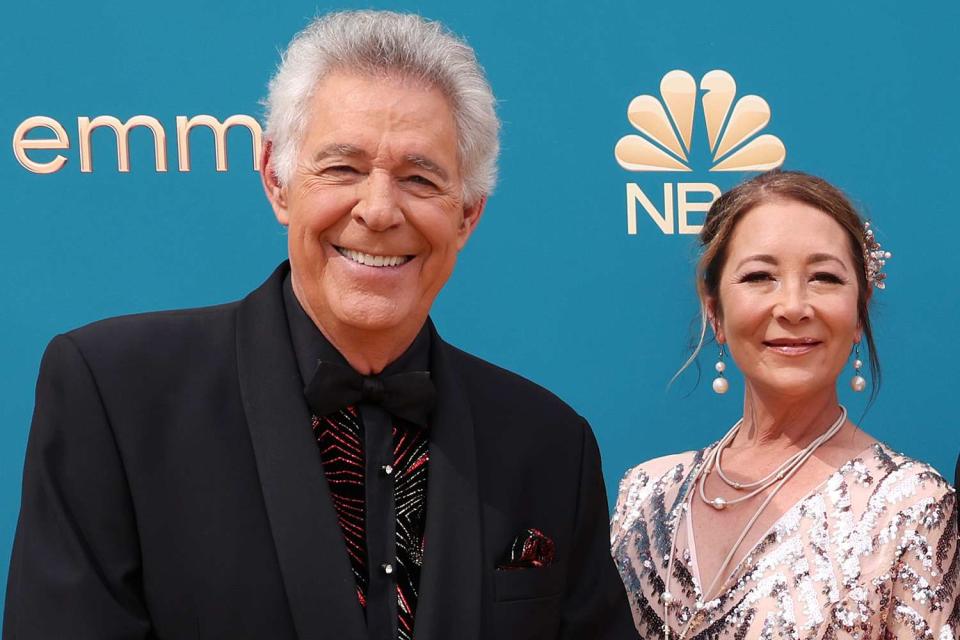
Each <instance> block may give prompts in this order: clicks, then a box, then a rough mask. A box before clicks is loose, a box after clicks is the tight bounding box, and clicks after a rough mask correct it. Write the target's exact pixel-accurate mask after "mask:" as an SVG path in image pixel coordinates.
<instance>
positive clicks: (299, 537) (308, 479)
mask: <svg viewBox="0 0 960 640" xmlns="http://www.w3.org/2000/svg"><path fill="white" fill-rule="evenodd" d="M288 270H289V266H288V265H287V264H286V263H284V265H282V266H281V267H280V268H278V269H277V270H276V271H275V272H274V274H273V275H272V276H271V277H270V279H269V280H267V282H266V283H264V284H263V285H262V286H261V287H260V288H259V289H257V290H256V291H254V292H253V293H251V294H250V295H249V296H248V297H247V298H246V299H245V300H244V301H243V302H242V303H241V305H240V309H239V311H238V319H237V361H238V369H239V375H240V392H241V395H242V399H243V406H244V410H245V412H246V416H247V423H248V426H249V429H250V437H251V439H252V441H253V448H254V454H255V456H256V461H257V470H258V472H259V474H260V484H261V486H262V488H263V498H264V502H265V503H266V508H267V514H268V516H269V519H270V528H271V530H272V531H273V540H274V544H275V545H276V549H277V557H278V560H279V563H280V570H281V572H282V574H283V582H284V586H285V588H286V592H287V599H288V601H289V603H290V609H291V613H292V616H293V622H294V626H295V627H296V630H297V635H298V636H299V637H300V638H301V639H302V640H314V639H316V638H323V637H333V638H338V639H344V640H362V639H363V638H364V637H365V636H366V633H365V623H364V620H363V613H362V611H361V609H360V605H359V603H358V602H357V596H356V581H355V580H354V577H353V573H352V571H351V568H350V561H349V559H348V557H347V551H346V546H345V544H344V540H343V534H342V532H341V530H340V526H339V524H338V522H337V515H336V512H335V510H334V508H333V503H332V501H331V499H330V492H329V489H328V488H327V482H326V478H325V477H324V475H323V466H322V463H321V462H320V455H319V452H318V449H317V443H316V441H315V440H314V438H313V434H312V432H311V430H310V411H309V409H308V408H307V404H306V401H305V400H304V397H303V388H302V381H301V379H300V374H299V371H298V369H297V363H296V360H295V356H294V353H293V347H292V344H291V341H290V332H289V325H288V324H287V318H286V312H285V311H284V306H283V293H282V284H283V279H284V277H285V276H286V273H287V271H288Z"/></svg>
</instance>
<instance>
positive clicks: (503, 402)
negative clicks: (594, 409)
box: [445, 344, 586, 425]
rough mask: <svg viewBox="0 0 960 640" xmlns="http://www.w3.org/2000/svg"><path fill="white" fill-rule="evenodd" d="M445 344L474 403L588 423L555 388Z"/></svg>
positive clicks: (543, 419) (542, 419)
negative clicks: (549, 387)
mask: <svg viewBox="0 0 960 640" xmlns="http://www.w3.org/2000/svg"><path fill="white" fill-rule="evenodd" d="M445 346H446V348H447V349H448V353H449V355H450V359H451V360H452V362H453V363H454V365H455V367H456V369H457V371H458V373H459V375H460V376H461V377H462V378H463V380H464V382H465V383H466V386H467V393H468V394H469V395H470V396H471V398H472V401H473V403H474V404H475V405H477V406H480V407H486V408H490V407H501V408H504V409H509V410H510V412H511V413H515V414H518V415H523V414H528V413H535V414H536V415H537V416H538V417H539V419H538V421H540V422H549V423H556V422H575V423H577V424H580V425H585V424H586V420H584V419H583V418H582V417H581V416H580V415H579V414H578V413H577V412H576V411H575V410H574V409H573V408H572V407H571V406H570V405H568V404H567V403H566V402H564V401H563V400H561V399H560V398H559V397H558V396H557V395H556V394H554V393H553V392H552V391H550V390H548V389H546V388H544V387H542V386H540V385H539V384H537V383H535V382H533V381H532V380H529V379H527V378H524V377H523V376H521V375H519V374H517V373H514V372H512V371H509V370H507V369H504V368H503V367H499V366H497V365H495V364H493V363H491V362H488V361H486V360H483V359H482V358H478V357H477V356H475V355H472V354H470V353H467V352H466V351H463V350H462V349H458V348H457V347H454V346H451V345H449V344H446V345H445Z"/></svg>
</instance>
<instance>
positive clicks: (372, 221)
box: [352, 171, 403, 231]
mask: <svg viewBox="0 0 960 640" xmlns="http://www.w3.org/2000/svg"><path fill="white" fill-rule="evenodd" d="M358 189H359V194H358V195H359V200H358V202H357V204H356V205H355V206H354V208H353V211H352V215H353V218H354V220H356V221H357V222H359V223H360V224H362V225H363V226H365V227H367V228H368V229H370V230H371V231H386V230H387V229H389V228H391V227H395V226H397V225H399V224H400V223H401V222H402V221H403V212H402V211H401V209H400V203H399V202H398V200H397V193H396V185H395V184H394V183H393V178H392V177H391V176H390V175H389V174H387V173H386V172H382V171H372V172H370V174H369V175H368V176H367V178H366V180H364V181H363V182H362V183H361V184H360V185H359V186H358Z"/></svg>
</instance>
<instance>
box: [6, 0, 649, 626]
mask: <svg viewBox="0 0 960 640" xmlns="http://www.w3.org/2000/svg"><path fill="white" fill-rule="evenodd" d="M266 104H267V142H266V144H265V146H264V156H263V162H262V163H261V165H262V180H263V185H264V188H265V190H266V194H267V198H268V199H269V201H270V204H271V206H272V207H273V210H274V213H275V215H276V217H277V219H278V220H279V222H280V223H281V224H282V225H284V226H285V227H287V230H288V237H289V246H288V252H289V262H285V263H284V264H282V265H281V266H280V267H279V268H278V269H277V270H276V271H275V272H274V274H273V275H272V276H270V278H269V279H268V280H267V281H266V282H265V283H264V284H263V285H261V286H260V287H259V288H258V289H256V290H255V291H254V292H253V293H251V294H250V295H249V296H247V297H246V298H245V299H243V300H241V301H239V302H236V303H232V304H227V305H222V306H218V307H210V308H205V309H192V310H183V311H175V312H166V313H154V314H144V315H139V316H128V317H122V318H114V319H110V320H105V321H102V322H98V323H95V324H93V325H89V326H87V327H83V328H81V329H77V330H75V331H71V332H69V333H67V334H65V335H61V336H58V337H56V338H55V339H54V340H53V341H52V342H51V344H50V346H49V347H48V348H47V351H46V354H45V355H44V359H43V363H42V365H41V371H40V377H39V381H38V383H37V400H36V409H35V413H34V419H33V425H32V427H31V434H30V441H29V445H28V450H27V459H26V464H25V469H24V484H23V499H22V507H21V515H20V521H19V524H18V528H17V535H16V540H15V544H14V551H13V560H12V563H11V571H10V578H9V587H8V592H7V603H6V620H5V624H4V633H3V637H4V638H5V639H6V640H14V639H17V640H29V639H37V640H40V639H43V640H49V639H52V638H71V639H74V640H77V639H91V640H93V639H96V640H103V639H106V638H111V639H133V638H177V639H179V638H183V639H186V638H191V639H193V638H197V639H199V638H230V639H237V638H263V639H270V640H282V639H287V638H289V639H294V638H299V639H300V640H313V639H321V638H329V639H336V640H361V639H365V638H369V639H375V640H393V639H400V640H407V639H412V638H417V640H461V639H471V640H480V639H481V638H482V639H485V640H494V639H496V640H505V639H506V640H509V639H514V638H515V639H517V640H520V639H524V640H535V639H544V640H546V639H570V640H572V639H583V640H587V639H590V640H593V639H599V640H607V639H610V640H612V639H621V638H623V639H626V638H635V637H636V635H635V633H636V632H635V631H634V628H633V623H632V619H631V615H630V612H629V609H628V607H627V600H626V595H625V593H624V590H623V587H622V584H621V583H620V579H619V577H618V574H617V571H616V569H615V568H614V566H613V562H612V560H611V558H610V555H609V550H608V531H607V515H608V512H607V503H606V494H605V490H604V487H603V479H602V475H601V470H600V458H599V453H598V451H597V446H596V442H595V440H594V437H593V434H592V433H591V431H590V427H589V426H588V425H587V423H586V422H585V421H584V420H583V419H582V418H581V417H579V416H578V415H577V414H576V413H575V412H574V411H573V410H572V409H570V408H569V407H568V406H567V405H565V404H564V403H563V402H561V401H560V400H559V399H557V398H556V397H555V396H553V395H552V394H550V393H549V392H548V391H546V390H544V389H542V388H540V387H538V386H536V385H534V384H533V383H531V382H529V381H527V380H524V379H522V378H520V377H518V376H516V375H514V374H511V373H509V372H507V371H504V370H502V369H499V368H497V367H495V366H493V365H491V364H489V363H486V362H484V361H482V360H479V359H477V358H475V357H473V356H470V355H468V354H466V353H464V352H462V351H459V350H457V349H456V348H454V347H452V346H450V345H449V344H447V343H446V342H444V341H443V340H442V339H441V338H440V337H439V335H438V334H437V332H436V330H435V328H434V326H433V324H432V322H431V321H430V319H429V317H428V314H429V311H430V308H431V305H432V303H433V300H434V298H435V297H436V296H437V294H438V293H439V291H440V289H441V288H442V287H443V285H444V284H445V283H446V281H447V279H448V278H449V277H450V274H451V273H452V271H453V268H454V264H455V262H456V258H457V254H458V252H459V251H460V250H461V249H462V248H463V247H464V245H465V243H466V242H467V239H468V238H469V237H470V235H471V233H472V232H473V230H474V228H475V227H476V225H477V223H478V221H479V220H480V216H481V214H482V212H483V209H484V205H485V203H486V199H487V196H488V195H489V194H490V192H491V190H492V189H493V185H494V181H495V177H496V158H497V151H498V141H497V136H498V129H499V123H498V120H497V117H496V114H495V111H494V98H493V95H492V93H491V91H490V88H489V86H488V84H487V81H486V78H485V76H484V74H483V71H482V69H481V68H480V66H479V65H478V64H477V61H476V59H475V57H474V53H473V50H472V49H471V48H470V47H468V46H467V45H466V44H465V43H464V42H463V41H461V40H459V39H458V38H456V37H454V36H453V35H451V34H450V33H449V32H448V31H447V30H446V29H444V28H443V27H442V26H441V25H440V24H438V23H435V22H429V21H426V20H423V19H422V18H419V17H417V16H412V15H400V14H395V13H389V12H370V11H360V12H344V13H333V14H329V15H326V16H324V17H321V18H319V19H318V20H316V21H314V22H313V23H312V24H311V25H309V26H308V27H307V29H306V30H304V31H303V32H301V33H300V34H298V35H297V36H296V37H295V38H294V40H293V41H292V42H291V44H290V46H289V48H288V49H287V51H286V53H285V55H284V57H283V62H282V63H281V65H280V68H279V70H278V71H277V73H276V75H275V77H274V78H273V80H272V81H271V83H270V92H269V96H268V98H267V101H266Z"/></svg>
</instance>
